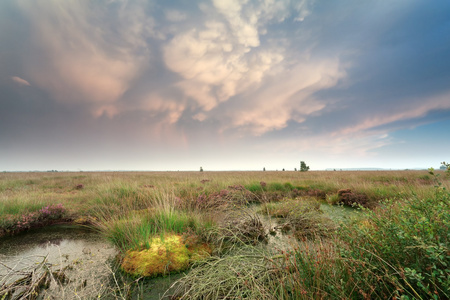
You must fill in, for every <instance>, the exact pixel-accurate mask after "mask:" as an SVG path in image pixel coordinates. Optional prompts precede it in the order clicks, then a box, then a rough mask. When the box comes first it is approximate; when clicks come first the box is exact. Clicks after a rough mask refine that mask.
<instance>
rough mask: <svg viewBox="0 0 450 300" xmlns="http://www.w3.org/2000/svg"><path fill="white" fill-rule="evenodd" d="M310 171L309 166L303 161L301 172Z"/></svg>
mask: <svg viewBox="0 0 450 300" xmlns="http://www.w3.org/2000/svg"><path fill="white" fill-rule="evenodd" d="M308 170H309V166H307V165H306V164H305V162H304V161H303V160H302V161H301V162H300V172H306V171H308Z"/></svg>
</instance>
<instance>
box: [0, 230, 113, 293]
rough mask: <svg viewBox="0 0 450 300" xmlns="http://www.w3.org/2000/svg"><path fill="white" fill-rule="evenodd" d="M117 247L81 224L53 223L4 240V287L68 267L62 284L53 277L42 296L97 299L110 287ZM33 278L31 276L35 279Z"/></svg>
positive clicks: (0, 271)
mask: <svg viewBox="0 0 450 300" xmlns="http://www.w3.org/2000/svg"><path fill="white" fill-rule="evenodd" d="M116 254H117V250H116V249H115V248H114V247H113V246H111V245H110V244H108V243H107V242H106V241H104V240H103V239H102V238H101V237H100V235H99V234H97V233H95V232H93V231H92V230H89V229H87V228H83V227H77V226H51V227H47V228H43V229H38V230H31V231H29V232H26V233H23V234H20V235H17V236H13V237H6V238H2V239H0V262H1V263H0V286H2V285H4V286H6V285H8V284H11V283H13V282H14V281H15V280H18V279H19V278H23V277H24V276H28V275H30V274H31V275H32V276H31V277H32V278H33V280H34V278H35V277H36V276H42V275H43V274H45V273H46V272H48V271H50V272H53V273H55V272H57V271H59V270H64V279H62V278H59V280H60V281H61V280H62V281H63V283H62V284H61V282H60V281H58V278H57V276H56V275H55V274H53V273H52V275H51V276H49V278H50V279H49V288H48V289H45V290H43V291H42V293H41V294H40V297H39V298H41V299H48V298H50V299H75V298H94V297H95V298H97V297H98V296H101V295H102V294H104V293H105V292H106V291H107V289H108V287H107V284H105V283H106V282H109V278H110V276H111V274H112V271H111V268H110V263H109V260H110V259H112V258H113V257H114V256H115V255H116ZM31 277H30V278H31Z"/></svg>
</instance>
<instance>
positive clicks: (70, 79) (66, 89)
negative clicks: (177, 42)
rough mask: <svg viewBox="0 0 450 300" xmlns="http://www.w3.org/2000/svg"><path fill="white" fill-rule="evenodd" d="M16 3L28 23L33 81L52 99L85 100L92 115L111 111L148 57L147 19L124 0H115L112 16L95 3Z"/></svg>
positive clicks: (149, 26)
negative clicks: (31, 43) (122, 0)
mask: <svg viewBox="0 0 450 300" xmlns="http://www.w3.org/2000/svg"><path fill="white" fill-rule="evenodd" d="M19 3H20V9H21V10H22V12H23V13H24V14H26V15H27V17H28V19H29V21H30V24H31V26H30V27H31V34H32V41H33V44H34V47H35V48H34V49H33V50H34V51H33V52H34V53H33V57H32V59H31V58H30V60H29V61H28V63H27V65H26V66H27V69H26V71H27V74H28V76H29V77H30V78H32V79H33V82H35V84H36V85H37V86H39V87H40V88H43V89H45V90H48V91H50V92H51V94H52V95H53V96H54V98H55V99H56V100H57V101H62V102H67V103H88V104H90V106H91V111H92V113H93V114H94V115H96V116H100V115H102V114H103V112H106V113H107V114H109V115H114V114H116V113H117V112H118V108H117V107H115V102H116V101H117V100H118V99H119V98H120V97H122V96H123V95H124V93H125V92H126V91H127V89H128V88H129V87H130V82H131V80H133V79H134V78H136V77H137V76H138V75H139V74H140V72H141V66H142V64H143V63H145V61H146V60H147V59H148V56H149V50H148V49H147V46H146V43H145V38H147V37H149V36H151V34H152V19H151V18H149V17H148V16H146V15H145V14H144V13H143V12H142V10H141V9H140V8H141V7H140V6H139V5H138V4H131V3H130V4H127V3H125V2H123V3H121V2H119V3H116V4H118V6H119V8H118V9H117V10H116V11H115V15H113V16H112V15H111V12H110V11H108V10H109V6H108V5H103V4H100V3H99V4H94V3H91V2H78V1H64V2H61V1H52V3H48V2H47V3H46V4H43V3H42V2H29V1H20V2H19ZM136 3H138V2H136ZM110 6H113V3H110Z"/></svg>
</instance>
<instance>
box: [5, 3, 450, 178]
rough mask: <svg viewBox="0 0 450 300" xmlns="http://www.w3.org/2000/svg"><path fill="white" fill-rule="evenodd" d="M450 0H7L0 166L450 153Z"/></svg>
mask: <svg viewBox="0 0 450 300" xmlns="http://www.w3.org/2000/svg"><path fill="white" fill-rule="evenodd" d="M449 11H450V1H444V0H437V1H433V2H428V1H418V0H416V1H403V0H402V1H395V2H385V1H376V2H375V1H370V2H361V1H357V0H344V1H339V2H329V1H319V0H300V1H290V0H280V1H270V0H261V1H255V0H249V1H236V0H228V1H222V0H211V1H206V0H205V1H189V2H186V1H179V0H173V1H172V0H171V1H163V2H161V1H159V2H158V1H140V0H136V1H125V0H108V1H103V0H100V1H72V0H68V1H58V0H49V1H29V0H17V1H13V0H5V1H1V3H0V171H32V170H36V171H47V170H71V171H80V170H83V171H94V170H130V171H142V170H152V171H166V170H169V171H170V170H171V171H177V170H180V171H187V170H191V171H196V170H199V168H200V166H201V167H203V169H204V170H205V171H208V170H215V171H216V170H255V171H257V170H262V168H263V167H265V168H266V170H279V171H281V170H282V169H283V168H284V169H286V170H290V171H292V170H293V169H294V168H297V169H299V167H300V161H305V162H306V164H307V165H309V166H310V167H311V170H325V169H337V170H339V169H349V168H354V169H358V168H359V169H363V168H380V169H387V170H389V169H392V170H394V169H397V170H403V169H427V168H429V167H434V168H436V169H437V168H439V166H440V162H442V161H450V151H449V150H448V149H450V138H449V137H450V135H449V132H450V84H449V83H450V59H449V57H450V18H448V12H449Z"/></svg>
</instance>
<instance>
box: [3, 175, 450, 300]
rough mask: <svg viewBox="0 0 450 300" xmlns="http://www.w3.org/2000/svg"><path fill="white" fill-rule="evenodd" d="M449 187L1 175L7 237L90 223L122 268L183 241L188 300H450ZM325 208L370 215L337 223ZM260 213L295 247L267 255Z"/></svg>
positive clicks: (395, 179) (417, 181) (344, 180)
mask: <svg viewBox="0 0 450 300" xmlns="http://www.w3.org/2000/svg"><path fill="white" fill-rule="evenodd" d="M449 187H450V183H449V179H448V176H446V174H445V173H444V172H439V171H435V172H434V173H433V174H430V173H429V172H428V171H327V172H325V171H323V172H322V171H321V172H319V171H308V172H290V171H278V172H272V171H271V172H104V173H103V172H102V173H101V172H93V173H90V172H77V173H59V172H56V173H1V174H0V195H1V196H0V236H2V235H11V234H16V233H19V232H22V231H26V230H28V229H29V228H33V227H41V226H48V225H50V224H54V223H59V222H70V223H76V224H85V225H89V226H92V227H94V228H96V229H97V230H99V231H100V232H101V233H102V234H103V235H104V237H105V238H106V239H108V240H109V241H111V242H112V243H113V244H114V245H115V246H117V247H118V249H120V250H121V253H122V254H121V257H119V258H118V259H119V260H121V259H124V260H126V259H129V257H130V256H132V255H134V256H133V257H135V256H137V255H140V256H142V253H143V252H142V251H145V250H148V249H151V248H152V243H153V244H155V243H156V242H155V241H156V238H157V237H160V239H159V240H158V241H159V242H161V241H164V235H175V236H180V237H181V238H182V241H183V243H184V244H183V245H185V246H186V247H187V248H188V250H189V251H188V252H186V251H185V252H183V253H184V254H183V255H186V257H187V258H186V260H183V261H180V265H182V266H183V269H180V270H186V269H187V268H190V271H189V272H187V274H186V275H185V276H183V277H182V278H181V279H180V280H179V281H178V282H177V287H176V291H175V293H176V296H177V297H179V298H181V299H199V298H202V299H219V298H230V299H231V298H232V299H234V298H236V299H237V298H247V299H255V298H260V299H317V298H354V299H374V298H402V299H413V298H418V299H420V298H422V299H429V298H434V299H447V298H450V293H449V289H450V275H449V273H450V271H449V269H450V266H449V264H450V248H449V245H448V242H449V232H450V230H449V224H450V210H449V202H450V201H449V200H450V196H449V192H448V191H449ZM324 203H326V204H329V205H347V206H353V207H355V208H354V209H359V210H361V211H362V213H361V214H360V217H359V218H358V219H355V220H350V221H347V222H346V223H341V222H335V221H331V220H330V218H329V217H328V216H327V214H326V213H324V212H323V211H322V210H321V209H320V204H324ZM253 206H257V207H258V209H257V210H255V209H252V210H249V209H248V208H249V207H253ZM356 207H358V208H356ZM261 214H266V215H269V216H273V217H278V218H280V220H282V221H281V223H280V224H281V225H280V226H279V228H276V230H279V231H282V232H290V233H292V236H293V238H295V240H296V244H295V245H296V246H295V247H292V249H290V250H288V251H286V250H281V249H280V250H278V249H267V247H260V244H264V242H265V241H266V240H267V236H268V234H269V233H270V231H271V230H275V229H271V228H264V226H262V224H261V222H260V220H259V217H258V216H259V215H261ZM193 245H194V246H193ZM199 245H203V247H206V248H201V249H203V250H204V249H208V250H207V251H204V252H205V253H207V255H206V256H205V255H203V256H202V257H196V258H195V259H194V258H193V256H195V255H196V254H195V255H194V254H193V253H197V252H196V251H194V250H196V249H197V248H195V247H199ZM174 247H175V246H174ZM183 249H184V248H183ZM198 249H200V248H198ZM198 249H197V250H198ZM139 251H141V252H139ZM167 251H168V252H167V253H169V252H170V251H169V250H167ZM183 251H184V250H183ZM138 253H139V254H138ZM141 258H142V257H141ZM130 265H132V264H130ZM133 268H134V269H133V270H132V271H133V272H137V273H136V274H139V272H141V271H140V270H137V269H136V268H137V267H136V266H134V267H133ZM133 272H131V273H133ZM133 274H135V273H133ZM136 274H135V275H136ZM136 276H138V275H136Z"/></svg>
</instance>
